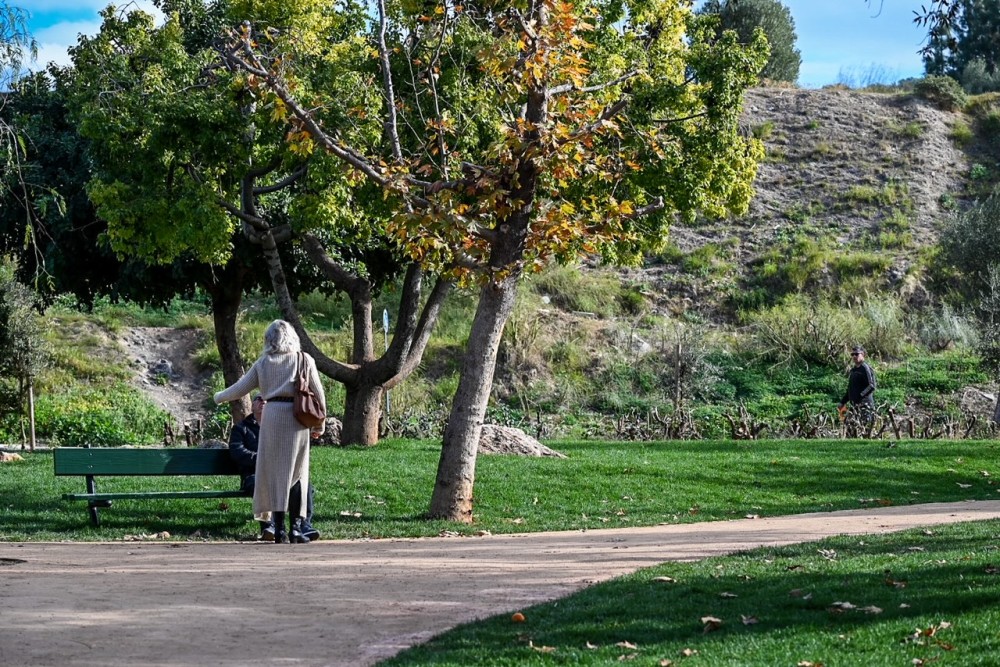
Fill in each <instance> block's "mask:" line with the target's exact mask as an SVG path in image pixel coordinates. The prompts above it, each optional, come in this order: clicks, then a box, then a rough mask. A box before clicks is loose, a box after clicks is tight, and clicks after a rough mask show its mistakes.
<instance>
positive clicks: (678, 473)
mask: <svg viewBox="0 0 1000 667" xmlns="http://www.w3.org/2000/svg"><path fill="white" fill-rule="evenodd" d="M550 444H551V445H552V446H553V447H554V448H555V449H558V450H560V451H562V452H564V453H565V454H567V456H568V457H569V458H568V459H565V460H560V459H537V458H520V457H500V456H481V457H479V462H478V470H477V480H476V505H475V506H476V514H475V516H476V522H475V524H473V525H471V526H457V525H455V524H449V523H445V522H438V521H435V522H431V521H427V520H424V519H423V518H421V514H422V513H423V512H424V511H425V509H426V508H427V504H428V501H429V499H430V493H431V488H432V486H433V482H434V475H435V471H436V467H437V461H438V448H437V445H436V444H434V443H428V442H418V441H404V440H395V441H386V442H383V443H381V444H380V445H378V446H377V447H375V448H372V449H357V448H346V449H328V448H317V449H315V450H314V451H313V456H312V462H313V465H312V474H313V481H314V484H315V486H316V488H317V497H316V505H317V508H316V521H315V523H316V525H317V526H318V527H319V529H320V530H321V531H322V532H323V534H324V537H325V538H358V537H399V536H425V535H436V534H438V533H439V532H441V531H442V530H451V531H455V532H458V533H475V532H478V531H482V530H488V531H490V532H493V533H511V532H524V531H543V530H569V529H580V528H601V527H623V526H642V525H653V524H658V523H680V522H695V521H712V520H723V519H732V518H740V517H743V516H746V515H758V516H775V515H782V514H792V513H800V512H813V511H824V510H835V509H852V508H861V507H869V506H881V505H890V504H891V505H906V504H915V503H925V502H942V501H961V500H972V499H977V500H985V499H993V498H1000V486H998V485H997V484H996V482H995V479H996V477H998V476H1000V470H998V468H997V466H996V462H997V454H998V445H997V444H996V443H994V442H970V441H924V440H920V441H904V442H901V443H889V442H886V441H877V442H872V441H861V440H847V441H845V440H837V441H815V440H808V441H796V440H782V441H763V442H664V443H652V444H649V443H646V444H644V443H614V442H604V443H597V442H572V443H571V442H562V443H550ZM25 456H26V460H25V461H23V462H18V463H12V464H4V465H3V466H0V503H2V505H0V507H2V512H0V540H4V541H19V540H70V541H93V540H117V539H123V538H126V537H127V536H143V535H151V534H154V533H160V532H162V531H166V532H169V533H170V534H171V538H170V539H181V540H186V539H190V538H191V537H192V536H194V537H195V538H201V539H214V540H234V539H249V538H252V537H253V536H254V534H255V532H256V526H255V524H254V523H253V522H252V521H251V520H250V516H249V514H250V500H249V499H242V498H237V499H227V500H225V501H223V502H220V501H219V500H157V501H151V500H148V501H116V502H115V506H114V507H112V508H111V509H108V510H102V522H103V523H102V526H101V527H100V528H94V527H92V526H90V524H89V521H88V518H87V512H86V509H85V503H82V502H69V501H64V500H62V499H61V495H62V494H63V493H65V492H79V491H82V490H83V488H84V482H83V479H82V478H55V477H54V476H53V474H52V457H51V454H48V453H36V454H29V455H25ZM236 483H237V480H236V478H234V477H228V478H215V479H213V478H99V479H98V489H99V490H101V491H125V490H137V489H148V490H158V489H166V488H170V489H197V488H200V487H207V488H233V487H234V486H235V485H236ZM998 548H1000V522H978V523H970V524H962V525H956V526H946V527H937V528H934V529H932V530H927V531H924V530H916V531H909V532H906V533H898V534H894V535H887V536H861V537H858V536H855V537H841V538H833V539H829V540H824V541H822V542H814V543H807V544H801V545H794V546H788V547H781V548H767V549H759V550H755V551H751V552H747V553H744V554H738V555H734V556H730V557H724V558H712V559H707V560H704V561H700V562H697V563H690V564H679V563H668V564H664V565H660V566H658V567H656V568H652V569H647V570H642V571H639V572H637V573H635V574H633V575H630V576H626V577H622V578H619V579H616V580H613V581H610V582H607V583H604V584H600V585H597V586H594V587H591V588H588V589H586V590H584V591H582V592H580V593H578V594H576V595H573V596H570V597H568V598H564V599H561V600H558V601H554V602H551V603H547V604H543V605H538V606H535V607H531V608H528V609H524V610H523V612H524V614H525V616H526V618H527V620H526V621H525V622H524V623H513V622H512V621H511V619H510V617H509V615H507V614H504V615H502V616H498V617H494V618H491V619H486V620H484V621H480V622H477V623H473V624H468V625H464V626H461V627H459V628H456V629H455V630H453V631H450V632H448V633H445V634H444V635H441V636H440V637H437V638H435V639H434V640H432V641H431V642H429V643H428V644H425V645H423V646H419V647H416V648H414V649H412V650H410V651H406V652H404V653H402V654H400V655H399V656H397V657H396V658H394V659H393V660H392V661H390V662H389V663H388V664H399V665H410V664H418V665H456V666H457V665H463V666H464V665H473V664H474V665H533V664H538V665H561V664H582V665H597V664H619V663H620V662H621V663H626V664H634V665H661V666H662V665H684V666H685V667H688V666H690V667H697V666H711V667H716V666H719V665H733V666H736V665H741V666H758V665H759V666H761V667H771V666H773V665H789V666H793V665H796V666H797V665H802V666H812V667H817V666H818V665H825V666H826V667H834V666H838V665H845V666H856V665H861V666H865V667H868V666H879V665H886V666H889V665H892V666H896V665H930V664H934V665H956V666H959V665H960V666H963V667H964V666H965V665H1000V574H998V573H1000V552H998ZM664 577H666V578H668V579H667V580H663V579H662V578H664ZM658 579H659V580H658ZM838 603H839V604H838ZM845 603H846V604H845ZM713 619H715V620H713Z"/></svg>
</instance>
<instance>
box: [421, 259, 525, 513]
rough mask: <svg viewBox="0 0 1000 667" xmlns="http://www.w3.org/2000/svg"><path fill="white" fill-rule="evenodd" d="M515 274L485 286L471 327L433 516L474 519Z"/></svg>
mask: <svg viewBox="0 0 1000 667" xmlns="http://www.w3.org/2000/svg"><path fill="white" fill-rule="evenodd" d="M517 281H518V274H517V273H516V272H515V273H514V274H513V275H511V276H508V277H507V278H505V279H504V280H503V281H501V282H499V283H497V282H490V283H488V284H487V285H486V286H485V287H483V289H482V292H481V293H480V296H479V306H478V308H476V315H475V318H474V319H473V322H472V329H471V331H470V332H469V343H468V346H467V347H466V351H465V359H464V360H463V362H462V375H461V378H460V379H459V382H458V389H457V390H456V392H455V399H454V401H453V403H452V406H451V415H450V416H449V418H448V427H447V428H446V429H445V433H444V443H443V445H442V448H441V459H440V461H439V462H438V470H437V480H436V481H435V483H434V493H433V495H432V496H431V505H430V510H429V512H428V514H429V515H430V517H431V518H440V519H448V520H450V521H459V522H462V523H471V522H472V489H473V485H474V483H475V480H476V454H477V452H478V449H479V437H480V435H481V434H482V430H483V418H484V417H485V415H486V406H487V404H488V402H489V398H490V391H491V390H492V388H493V373H494V371H495V370H496V361H497V350H498V349H499V347H500V339H501V337H502V336H503V328H504V325H505V324H506V323H507V318H508V317H510V313H511V310H512V309H513V307H514V298H515V296H516V295H517Z"/></svg>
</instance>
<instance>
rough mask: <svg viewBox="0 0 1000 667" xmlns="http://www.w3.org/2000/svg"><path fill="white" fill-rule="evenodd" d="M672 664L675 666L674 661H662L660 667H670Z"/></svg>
mask: <svg viewBox="0 0 1000 667" xmlns="http://www.w3.org/2000/svg"><path fill="white" fill-rule="evenodd" d="M672 664H674V661H673V660H667V659H666V658H664V659H663V660H660V667H670V665H672Z"/></svg>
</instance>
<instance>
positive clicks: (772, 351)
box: [750, 297, 867, 367]
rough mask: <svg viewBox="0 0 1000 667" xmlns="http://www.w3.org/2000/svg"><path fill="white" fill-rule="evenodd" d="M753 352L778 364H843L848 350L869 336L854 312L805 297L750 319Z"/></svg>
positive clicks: (795, 298) (784, 303) (796, 298)
mask: <svg viewBox="0 0 1000 667" xmlns="http://www.w3.org/2000/svg"><path fill="white" fill-rule="evenodd" d="M750 324H751V346H752V349H753V351H754V352H755V353H756V354H758V355H760V356H761V357H763V358H764V359H767V360H769V361H771V362H774V363H779V364H791V363H805V364H819V365H823V366H831V367H835V366H838V365H839V364H840V360H841V356H842V354H843V350H844V348H845V347H846V346H847V345H848V344H850V343H851V342H853V341H856V340H862V339H863V338H864V337H865V336H864V335H863V334H865V333H867V331H865V330H864V328H863V327H861V326H859V319H858V318H857V317H856V316H855V315H853V314H851V312H850V311H848V310H846V309H844V308H841V307H840V306H835V305H832V304H829V303H825V302H810V301H808V300H806V299H805V298H803V297H793V298H789V299H786V300H785V301H784V302H783V303H781V304H779V305H777V306H774V307H773V308H769V309H767V310H764V311H761V312H760V313H757V314H755V315H753V316H751V318H750Z"/></svg>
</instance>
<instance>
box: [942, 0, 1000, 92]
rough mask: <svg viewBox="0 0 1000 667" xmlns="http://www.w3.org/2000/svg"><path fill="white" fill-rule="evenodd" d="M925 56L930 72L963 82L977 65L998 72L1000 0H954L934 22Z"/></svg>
mask: <svg viewBox="0 0 1000 667" xmlns="http://www.w3.org/2000/svg"><path fill="white" fill-rule="evenodd" d="M923 56H924V67H925V70H926V71H927V73H928V74H934V75H947V76H951V77H952V78H954V79H957V80H960V81H961V80H963V79H968V78H970V77H969V74H970V72H969V68H973V69H981V70H983V74H984V75H986V76H992V75H995V74H996V73H997V69H998V66H1000V65H998V63H1000V0H954V1H953V3H952V4H951V5H949V7H948V11H947V13H943V14H941V15H940V18H939V20H938V21H936V22H932V23H930V25H929V31H928V36H927V45H926V47H925V48H924V49H923ZM977 78H978V79H980V80H981V79H982V77H981V76H980V77H977ZM996 81H997V82H1000V78H998V79H997V80H996ZM977 92H981V91H977Z"/></svg>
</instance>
